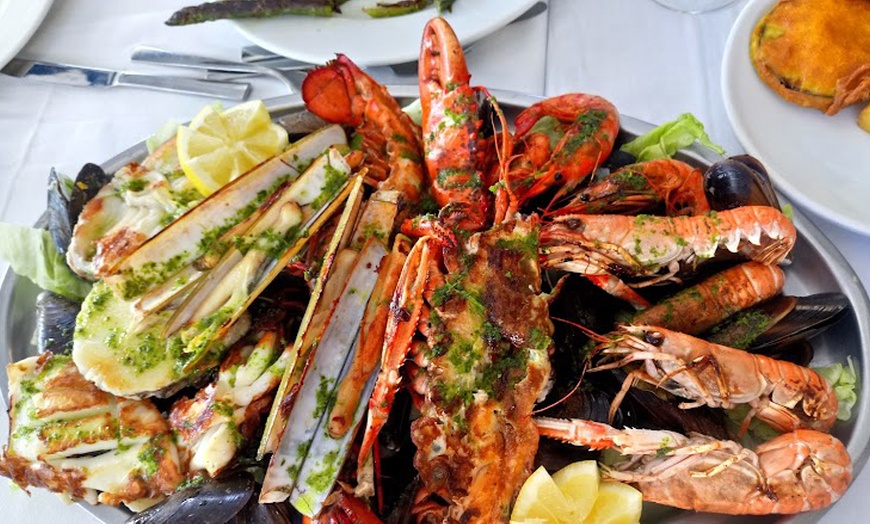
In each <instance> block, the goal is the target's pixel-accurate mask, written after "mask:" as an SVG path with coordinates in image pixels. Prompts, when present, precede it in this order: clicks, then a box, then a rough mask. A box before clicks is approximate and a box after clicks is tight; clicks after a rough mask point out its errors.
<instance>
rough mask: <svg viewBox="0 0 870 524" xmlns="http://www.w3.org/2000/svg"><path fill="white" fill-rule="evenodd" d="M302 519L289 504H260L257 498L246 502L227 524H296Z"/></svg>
mask: <svg viewBox="0 0 870 524" xmlns="http://www.w3.org/2000/svg"><path fill="white" fill-rule="evenodd" d="M300 522H302V517H301V515H299V513H297V512H296V511H295V510H294V509H293V508H291V507H290V505H289V504H285V503H278V504H260V503H259V502H258V501H257V497H256V496H253V497H251V498H250V500H248V503H247V505H245V507H244V508H242V511H240V512H238V513H237V514H236V515H235V516H234V517H232V518H231V519H230V520H228V521H227V524H297V523H300Z"/></svg>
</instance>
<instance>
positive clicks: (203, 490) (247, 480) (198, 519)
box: [127, 471, 254, 524]
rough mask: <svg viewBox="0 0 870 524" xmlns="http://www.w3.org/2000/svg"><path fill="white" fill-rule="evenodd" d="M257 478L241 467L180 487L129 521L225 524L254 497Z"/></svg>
mask: <svg viewBox="0 0 870 524" xmlns="http://www.w3.org/2000/svg"><path fill="white" fill-rule="evenodd" d="M253 493H254V478H253V477H252V476H251V475H250V474H249V473H247V472H244V471H238V472H235V473H231V474H229V475H226V476H223V477H220V478H217V479H212V480H208V481H206V482H204V483H203V484H201V485H199V486H195V487H192V488H187V489H184V490H181V491H177V492H175V493H174V494H172V496H170V497H169V498H168V499H166V500H164V501H163V502H161V503H160V504H157V505H156V506H153V507H151V508H148V509H147V510H145V511H143V512H141V513H137V514H136V515H133V516H132V517H130V518H129V519H128V520H127V523H128V524H223V523H224V522H227V521H228V520H230V519H231V518H233V517H234V516H236V514H237V513H239V512H240V511H241V510H242V508H244V507H245V505H246V504H247V503H248V501H249V500H250V499H251V495H253Z"/></svg>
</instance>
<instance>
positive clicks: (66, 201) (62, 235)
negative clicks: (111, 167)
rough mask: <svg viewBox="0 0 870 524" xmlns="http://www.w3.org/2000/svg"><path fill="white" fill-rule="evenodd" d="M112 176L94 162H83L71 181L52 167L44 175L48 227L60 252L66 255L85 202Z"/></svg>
mask: <svg viewBox="0 0 870 524" xmlns="http://www.w3.org/2000/svg"><path fill="white" fill-rule="evenodd" d="M111 179H112V177H111V176H110V175H107V174H106V172H105V171H103V169H102V168H101V167H100V166H98V165H96V164H85V165H84V166H83V167H82V169H81V171H79V174H78V175H77V176H76V179H75V181H71V180H70V179H68V178H66V177H64V176H63V175H61V174H60V173H58V172H57V171H55V170H54V169H52V170H51V172H50V173H49V175H48V207H47V214H48V231H49V232H50V233H51V238H52V240H54V245H55V247H57V250H58V252H59V253H60V254H61V255H66V251H67V249H68V248H69V244H70V241H71V240H72V233H73V228H74V227H75V225H76V222H77V221H78V218H79V215H80V214H81V212H82V209H84V207H85V204H87V203H88V201H89V200H90V199H92V198H93V197H94V195H96V194H97V192H98V191H99V190H100V189H101V188H102V187H103V186H104V185H106V184H108V183H109V181H110V180H111Z"/></svg>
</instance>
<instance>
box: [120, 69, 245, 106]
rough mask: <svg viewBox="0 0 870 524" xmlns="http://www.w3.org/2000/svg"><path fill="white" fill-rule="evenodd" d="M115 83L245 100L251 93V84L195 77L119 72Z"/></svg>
mask: <svg viewBox="0 0 870 524" xmlns="http://www.w3.org/2000/svg"><path fill="white" fill-rule="evenodd" d="M115 85H119V86H132V87H144V88H149V89H156V90H158V91H170V92H172V93H188V94H192V95H201V96H210V97H215V98H225V99H227V100H245V99H247V98H248V95H249V94H250V93H251V84H242V83H240V84H230V83H226V84H219V83H217V82H207V81H205V80H197V79H195V78H184V77H178V76H155V75H137V74H134V73H121V74H119V75H118V77H117V79H116V81H115Z"/></svg>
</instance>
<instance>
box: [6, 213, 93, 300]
mask: <svg viewBox="0 0 870 524" xmlns="http://www.w3.org/2000/svg"><path fill="white" fill-rule="evenodd" d="M0 259H2V260H5V261H6V262H8V263H9V265H10V266H11V267H12V271H14V272H15V273H16V274H18V275H20V276H22V277H26V278H28V279H30V280H31V281H32V282H33V283H34V284H36V285H37V286H39V287H41V288H42V289H46V290H48V291H52V292H54V293H57V294H58V295H63V296H65V297H67V298H69V299H72V300H82V299H83V298H85V296H86V295H87V294H88V292H89V291H90V290H91V284H90V283H88V282H86V281H84V280H82V279H81V278H79V277H78V276H76V275H75V273H73V272H72V271H71V270H70V268H69V266H67V265H66V260H64V258H63V256H61V254H60V253H59V252H58V251H57V248H56V247H55V246H54V242H53V241H52V240H51V234H50V233H49V232H48V231H46V230H45V229H35V228H32V227H25V226H18V225H15V224H6V223H3V222H0Z"/></svg>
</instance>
